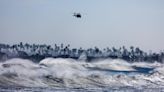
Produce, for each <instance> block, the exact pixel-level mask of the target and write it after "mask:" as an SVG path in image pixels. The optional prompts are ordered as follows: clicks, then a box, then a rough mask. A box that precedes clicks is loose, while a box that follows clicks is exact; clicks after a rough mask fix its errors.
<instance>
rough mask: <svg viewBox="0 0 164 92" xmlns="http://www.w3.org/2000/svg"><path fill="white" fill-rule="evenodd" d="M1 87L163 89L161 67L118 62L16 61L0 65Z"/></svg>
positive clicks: (115, 60)
mask: <svg viewBox="0 0 164 92" xmlns="http://www.w3.org/2000/svg"><path fill="white" fill-rule="evenodd" d="M0 86H24V87H58V88H103V87H126V86H129V87H143V86H144V87H150V88H151V87H164V65H163V64H161V63H157V62H155V63H145V62H138V63H128V62H126V61H124V60H119V59H114V60H113V59H103V60H95V61H94V62H85V61H78V60H74V59H63V58H56V59H54V58H46V59H44V60H42V61H40V62H39V63H33V62H32V61H30V60H26V59H20V58H15V59H11V60H8V61H5V62H1V63H0Z"/></svg>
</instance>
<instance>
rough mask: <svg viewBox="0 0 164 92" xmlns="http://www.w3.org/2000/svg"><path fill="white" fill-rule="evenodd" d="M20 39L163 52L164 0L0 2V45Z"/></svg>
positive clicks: (76, 45) (21, 0) (34, 41)
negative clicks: (130, 47) (77, 13)
mask: <svg viewBox="0 0 164 92" xmlns="http://www.w3.org/2000/svg"><path fill="white" fill-rule="evenodd" d="M74 12H80V13H81V14H82V18H81V19H78V18H75V17H73V16H72V15H73V13H74ZM21 41H22V42H27V43H39V44H43V43H46V44H54V43H57V44H61V43H64V44H70V45H71V47H77V48H78V47H83V48H88V47H94V46H98V47H100V48H105V47H107V46H109V47H112V46H115V47H119V46H123V45H124V46H127V47H129V46H131V45H133V46H135V47H140V48H141V49H143V50H146V51H148V50H153V51H160V50H164V0H0V43H9V44H14V43H19V42H21Z"/></svg>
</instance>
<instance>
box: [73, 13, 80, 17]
mask: <svg viewBox="0 0 164 92" xmlns="http://www.w3.org/2000/svg"><path fill="white" fill-rule="evenodd" d="M73 16H74V17H76V18H81V17H82V16H81V14H80V13H74V14H73Z"/></svg>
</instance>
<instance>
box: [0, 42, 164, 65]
mask: <svg viewBox="0 0 164 92" xmlns="http://www.w3.org/2000/svg"><path fill="white" fill-rule="evenodd" d="M81 55H84V56H85V57H86V59H87V61H91V60H93V59H99V58H101V59H105V58H112V59H123V60H126V61H128V62H143V61H145V62H155V61H157V62H163V61H164V52H163V51H161V52H158V53H155V52H149V53H148V52H144V51H143V50H141V49H140V48H139V47H134V46H130V48H128V49H127V48H126V47H125V46H122V47H119V48H115V47H112V48H109V47H107V48H104V49H99V48H98V47H96V46H95V47H94V48H88V49H83V48H82V47H80V48H71V47H70V44H68V45H64V44H60V45H57V44H54V45H53V46H52V45H46V44H28V43H23V42H20V43H19V44H14V45H9V44H0V60H5V59H9V58H16V57H19V58H27V59H32V60H35V61H38V60H41V59H44V58H46V57H54V58H73V59H79V57H80V56H81Z"/></svg>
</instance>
